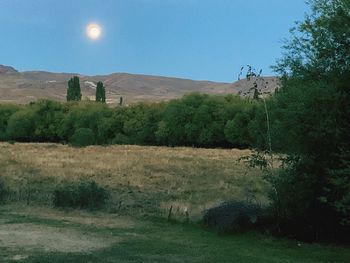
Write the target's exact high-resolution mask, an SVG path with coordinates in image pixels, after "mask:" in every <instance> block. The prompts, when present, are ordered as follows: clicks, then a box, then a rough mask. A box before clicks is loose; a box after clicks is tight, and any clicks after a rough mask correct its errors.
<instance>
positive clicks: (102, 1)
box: [0, 0, 308, 82]
mask: <svg viewBox="0 0 350 263" xmlns="http://www.w3.org/2000/svg"><path fill="white" fill-rule="evenodd" d="M307 10H308V7H307V5H306V4H305V2H304V0H250V1H246V0H0V28H1V31H0V32H1V36H0V64H4V65H9V66H13V67H15V68H16V69H18V70H20V71H26V70H44V71H52V72H70V73H80V74H86V75H101V74H109V73H114V72H127V73H138V74H147V75H158V76H170V77H180V78H189V79H194V80H211V81H221V82H233V81H235V80H237V76H238V74H239V71H240V69H241V67H242V66H244V65H253V66H254V67H255V68H257V69H262V70H263V74H264V75H273V74H274V72H273V71H272V70H271V68H270V66H271V65H274V64H275V62H276V60H277V59H278V58H280V57H281V54H282V52H283V50H282V48H281V46H282V45H283V40H284V39H286V38H288V37H289V36H290V34H289V29H290V28H291V27H293V26H294V22H295V21H300V20H303V18H304V15H305V13H306V12H307ZM91 22H94V23H97V24H99V25H100V26H101V27H102V35H101V37H100V39H98V40H95V41H93V40H91V39H89V38H88V37H87V35H86V30H85V29H86V26H87V25H88V24H89V23H91Z"/></svg>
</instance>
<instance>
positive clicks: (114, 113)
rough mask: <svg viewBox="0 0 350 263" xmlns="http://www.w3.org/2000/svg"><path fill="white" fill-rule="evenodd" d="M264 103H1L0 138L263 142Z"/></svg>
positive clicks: (211, 99) (189, 99) (196, 97)
mask: <svg viewBox="0 0 350 263" xmlns="http://www.w3.org/2000/svg"><path fill="white" fill-rule="evenodd" d="M269 103H272V99H271V100H269ZM262 107H263V105H262V103H261V102H260V101H254V100H250V99H245V98H241V97H239V96H235V95H228V96H209V95H204V94H199V93H193V94H188V95H186V96H184V97H183V98H181V99H175V100H171V101H169V102H163V103H139V104H135V105H131V106H128V107H120V106H118V107H115V108H111V107H108V106H107V105H106V104H103V103H102V104H101V103H95V102H91V101H81V102H76V101H70V102H67V103H60V102H55V101H49V100H41V101H38V102H32V103H30V104H28V105H9V104H4V105H0V140H3V141H5V140H13V141H21V142H61V143H73V144H74V143H75V142H74V138H77V137H79V136H77V135H76V134H78V135H79V133H81V132H83V133H84V134H86V133H89V134H90V136H88V139H87V140H86V141H84V142H81V143H82V144H83V146H85V145H93V144H100V145H108V144H140V145H164V146H194V147H238V148H247V147H261V148H262V147H265V144H266V136H265V134H266V127H265V119H264V118H265V117H264V114H263V113H262ZM82 129H84V131H82ZM74 135H75V136H74Z"/></svg>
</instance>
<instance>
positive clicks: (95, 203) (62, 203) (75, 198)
mask: <svg viewBox="0 0 350 263" xmlns="http://www.w3.org/2000/svg"><path fill="white" fill-rule="evenodd" d="M108 198H109V194H108V192H107V190H106V189H104V188H103V187H100V186H99V185H97V184H96V182H94V181H81V182H79V183H70V184H66V185H63V186H61V187H59V188H57V189H56V190H55V191H54V193H53V205H54V206H55V207H71V208H80V209H100V208H102V207H103V206H104V205H105V204H106V202H107V201H108Z"/></svg>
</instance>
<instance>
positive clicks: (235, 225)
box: [202, 201, 261, 233]
mask: <svg viewBox="0 0 350 263" xmlns="http://www.w3.org/2000/svg"><path fill="white" fill-rule="evenodd" d="M260 213H261V209H260V208H259V207H258V206H256V205H254V204H249V203H244V202H233V201H232V202H225V203H222V204H221V205H219V206H217V207H213V208H211V209H209V210H207V211H206V212H205V214H204V216H203V219H202V220H203V223H204V225H205V226H207V227H210V228H214V229H216V230H217V231H219V232H222V233H230V232H245V231H247V230H251V229H253V228H254V226H255V225H257V223H258V218H259V215H260Z"/></svg>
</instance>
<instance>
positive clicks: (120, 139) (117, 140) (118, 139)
mask: <svg viewBox="0 0 350 263" xmlns="http://www.w3.org/2000/svg"><path fill="white" fill-rule="evenodd" d="M129 143H130V140H129V138H128V136H126V135H124V134H122V133H117V134H116V135H115V137H114V139H113V140H112V144H129Z"/></svg>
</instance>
